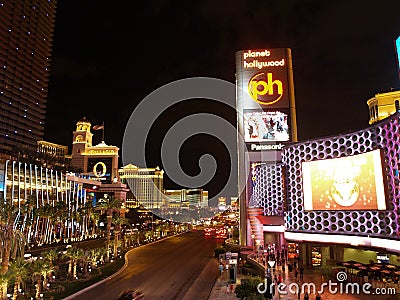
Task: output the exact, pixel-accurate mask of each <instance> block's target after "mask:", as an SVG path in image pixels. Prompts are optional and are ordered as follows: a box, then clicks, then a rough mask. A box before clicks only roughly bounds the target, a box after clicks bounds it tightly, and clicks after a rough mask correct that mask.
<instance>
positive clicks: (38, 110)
mask: <svg viewBox="0 0 400 300" xmlns="http://www.w3.org/2000/svg"><path fill="white" fill-rule="evenodd" d="M56 2H57V1H55V0H51V1H50V0H38V1H22V0H11V1H3V2H2V3H1V6H0V19H1V26H0V40H1V42H0V152H2V153H9V152H10V151H11V150H12V148H13V146H17V145H19V146H25V147H28V148H30V149H36V146H37V144H36V143H37V141H39V140H42V139H43V135H44V125H45V124H44V122H45V116H46V102H47V92H48V82H49V73H50V62H51V50H52V44H53V33H54V23H55V15H56Z"/></svg>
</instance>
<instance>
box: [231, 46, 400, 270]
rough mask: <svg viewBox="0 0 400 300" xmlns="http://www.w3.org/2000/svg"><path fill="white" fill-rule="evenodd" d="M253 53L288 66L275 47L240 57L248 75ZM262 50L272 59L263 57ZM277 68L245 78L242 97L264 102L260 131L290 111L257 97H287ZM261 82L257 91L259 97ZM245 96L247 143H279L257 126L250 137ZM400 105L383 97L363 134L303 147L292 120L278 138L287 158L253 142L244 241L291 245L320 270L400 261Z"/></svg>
mask: <svg viewBox="0 0 400 300" xmlns="http://www.w3.org/2000/svg"><path fill="white" fill-rule="evenodd" d="M246 53H247V57H249V56H250V55H254V56H257V55H258V57H257V58H254V56H252V58H251V59H252V60H254V59H256V60H258V61H260V60H262V59H265V58H267V59H271V60H273V61H280V60H279V59H277V56H276V54H275V53H276V51H275V49H269V50H264V51H262V50H251V51H250V50H248V51H242V52H239V53H238V55H239V56H237V61H238V62H239V64H240V67H238V68H237V70H239V73H240V72H242V71H243V70H242V69H240V68H243V66H249V64H246V65H245V64H244V63H243V59H244V55H245V54H246ZM254 53H255V54H254ZM262 53H269V54H270V56H267V55H264V56H262V55H261V54H262ZM273 55H275V58H274V59H272V56H273ZM254 65H258V64H257V63H256V62H255V63H254ZM264 65H268V64H262V66H264ZM275 68H276V66H274V67H271V66H269V67H267V69H265V70H261V71H260V70H253V71H254V73H252V74H249V75H248V76H247V77H246V76H245V75H242V76H238V77H239V80H238V83H237V84H238V89H240V92H241V93H243V94H246V93H247V95H248V96H250V101H251V100H254V101H253V102H262V105H263V106H262V107H261V109H257V110H256V111H254V110H253V111H252V115H251V116H250V117H251V118H249V119H248V120H250V119H253V120H254V121H253V120H252V122H254V123H256V122H258V128H260V125H259V124H261V125H263V123H265V124H266V125H268V124H267V122H266V120H267V119H268V118H269V117H270V116H271V115H268V112H271V111H282V112H285V110H283V107H281V108H280V107H276V108H274V109H273V110H272V109H271V108H269V107H266V105H269V104H268V99H267V101H261V100H260V99H259V98H257V97H253V96H252V93H254V94H257V95H258V96H259V95H260V94H264V95H268V93H269V92H271V95H273V94H274V93H275V94H276V93H277V92H279V91H280V90H279V86H278V85H276V90H273V91H271V90H270V89H271V87H272V86H273V85H272V83H273V82H274V81H273V79H274V80H278V79H279V80H280V81H281V82H282V87H283V91H285V90H284V86H285V78H284V77H283V76H282V75H280V74H279V72H277V71H276V69H275ZM260 73H262V74H260ZM268 76H269V77H268ZM255 77H257V78H256V81H255V82H254V78H255ZM263 82H264V83H263ZM275 83H276V82H275ZM275 83H274V84H275ZM254 85H255V86H257V89H256V90H255V92H254ZM283 93H284V92H283ZM278 94H279V93H278ZM240 97H241V96H240V95H239V96H238V100H237V101H238V108H239V111H243V115H244V116H245V117H244V120H240V118H238V120H239V122H240V121H241V122H242V123H239V124H238V127H241V128H242V130H241V133H242V134H244V135H245V137H244V139H245V141H248V142H249V143H251V144H256V146H257V145H259V144H260V145H269V144H271V143H272V142H273V141H271V140H268V138H270V137H268V136H267V135H265V134H264V135H263V137H261V138H260V136H259V135H255V134H254V131H253V130H251V129H250V130H248V132H247V133H246V131H245V130H246V126H248V125H249V124H250V121H247V123H246V119H245V118H246V113H247V112H248V110H247V109H244V108H243V103H244V105H247V104H246V101H247V100H242V99H241V98H240ZM270 99H273V98H270ZM399 100H400V92H399V91H392V92H388V93H381V94H377V95H375V97H373V98H371V99H369V100H368V101H367V104H368V107H369V112H370V121H369V124H370V125H369V127H366V128H365V129H362V130H359V131H355V132H346V133H345V134H339V135H337V136H329V137H322V138H317V139H311V140H307V141H302V142H298V141H296V140H294V139H293V138H292V137H293V136H294V135H291V134H290V132H291V130H290V126H293V124H294V122H293V121H295V119H293V118H290V117H288V119H290V120H292V122H291V123H289V122H288V123H287V126H288V128H289V130H288V132H289V139H286V141H276V143H275V144H278V142H282V143H284V145H283V146H282V148H281V150H280V152H279V153H273V155H271V153H265V154H264V153H262V151H263V150H265V151H273V149H272V148H273V147H269V150H267V148H268V147H260V148H258V149H257V147H252V145H250V147H249V145H248V144H246V146H247V147H246V148H245V149H239V154H241V155H242V156H243V157H246V152H248V153H247V157H250V159H248V160H247V161H246V160H245V159H242V166H240V165H239V170H241V171H242V172H246V173H245V174H249V176H248V177H247V179H246V180H247V182H246V189H245V192H244V193H242V194H241V200H240V209H241V219H240V221H241V232H240V234H241V236H242V239H241V244H244V245H256V244H263V245H264V246H265V247H268V246H273V247H276V248H281V247H284V248H287V250H288V252H289V258H294V257H299V258H300V259H301V260H302V262H303V264H306V265H313V266H324V265H327V264H329V263H333V262H335V261H343V260H357V261H359V262H364V263H369V262H370V261H371V260H372V261H377V260H379V259H381V258H382V257H385V258H386V260H387V261H389V262H391V263H395V264H398V257H399V256H400V204H399V203H400V178H399V168H400V111H399ZM278 102H279V101H278ZM278 102H275V103H274V105H275V104H276V103H278ZM290 103H291V102H290V101H289V106H291V104H290ZM252 105H254V103H253V104H252ZM286 112H288V114H290V113H291V112H294V111H293V110H289V111H287V110H286ZM274 115H276V113H275V114H274ZM253 127H255V126H253ZM266 127H268V126H266ZM248 128H249V126H248ZM253 129H254V128H253ZM262 130H263V132H264V133H265V132H268V131H267V130H265V129H262ZM292 130H293V129H292ZM258 131H260V130H258ZM246 134H247V136H246ZM252 136H253V137H252ZM276 136H277V135H276V134H275V137H276ZM252 139H253V140H252ZM243 150H244V151H243ZM256 151H259V152H258V153H257V152H256ZM254 152H256V153H254ZM260 152H261V153H260ZM271 156H272V158H271ZM254 157H255V158H258V160H257V159H254ZM273 157H275V159H274V158H273ZM243 162H244V163H243ZM247 172H249V173H247ZM239 178H240V176H239ZM243 208H244V209H243ZM249 237H250V238H249Z"/></svg>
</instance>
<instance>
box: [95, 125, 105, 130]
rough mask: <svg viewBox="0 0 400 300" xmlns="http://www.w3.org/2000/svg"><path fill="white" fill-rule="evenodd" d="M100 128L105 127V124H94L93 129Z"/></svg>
mask: <svg viewBox="0 0 400 300" xmlns="http://www.w3.org/2000/svg"><path fill="white" fill-rule="evenodd" d="M100 129H104V125H94V126H93V130H100Z"/></svg>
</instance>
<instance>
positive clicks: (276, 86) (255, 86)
mask: <svg viewBox="0 0 400 300" xmlns="http://www.w3.org/2000/svg"><path fill="white" fill-rule="evenodd" d="M272 75H273V74H272V73H266V72H261V73H257V74H255V75H254V76H253V77H251V78H250V81H249V86H248V90H249V94H250V96H251V98H253V100H254V101H256V102H258V103H260V104H263V105H271V104H274V103H276V102H278V101H279V100H280V99H281V98H282V96H283V83H282V81H281V80H279V79H274V78H273V76H272Z"/></svg>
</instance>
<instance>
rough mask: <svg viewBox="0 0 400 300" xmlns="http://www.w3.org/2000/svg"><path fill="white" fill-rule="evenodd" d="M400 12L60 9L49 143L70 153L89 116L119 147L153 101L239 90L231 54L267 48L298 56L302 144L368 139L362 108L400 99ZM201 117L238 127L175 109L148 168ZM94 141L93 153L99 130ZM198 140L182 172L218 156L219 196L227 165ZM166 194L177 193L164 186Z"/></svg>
mask: <svg viewBox="0 0 400 300" xmlns="http://www.w3.org/2000/svg"><path fill="white" fill-rule="evenodd" d="M128 4H129V5H128ZM399 12H400V1H398V0H397V1H395V0H393V1H370V0H367V1H359V0H345V1H341V0H336V1H328V0H310V1H308V0H298V1H288V0H285V1H229V2H227V1H211V0H207V1H168V0H165V1H129V2H128V1H117V2H116V1H114V2H113V1H102V0H99V1H76V0H75V1H59V3H58V8H57V15H56V25H55V35H54V47H53V56H52V68H51V76H50V87H49V95H48V107H47V119H46V127H45V129H46V130H45V140H47V141H50V142H54V143H58V144H63V145H67V146H68V147H69V148H70V149H71V146H72V131H73V130H74V129H75V125H76V122H77V121H78V120H79V119H81V118H82V117H83V116H85V117H86V118H88V120H89V121H90V122H91V123H92V125H97V124H101V123H102V122H104V124H105V142H106V143H107V144H109V145H115V146H118V147H122V138H123V134H124V130H125V126H126V123H127V121H128V119H129V117H130V115H131V113H132V111H133V110H134V109H135V107H136V105H137V104H138V103H140V101H142V100H143V98H145V97H146V96H147V95H148V94H149V93H151V92H152V91H154V90H156V89H157V88H159V87H161V86H163V85H165V84H167V83H170V82H172V81H175V80H179V79H184V78H189V77H198V76H205V77H213V78H219V79H223V80H226V81H229V82H232V83H234V82H235V61H234V57H235V52H236V51H239V50H246V49H260V48H266V49H267V48H291V49H292V57H293V68H294V86H295V98H296V108H297V123H298V139H299V141H302V140H306V139H310V138H315V137H320V136H329V135H336V134H339V133H343V132H347V131H353V130H358V129H362V128H365V127H367V126H369V125H368V107H367V104H366V101H367V100H368V99H369V98H371V97H373V96H374V95H375V94H377V93H383V92H387V91H390V90H391V89H394V90H398V89H399V85H400V80H399V76H398V68H397V58H396V51H395V47H394V40H395V39H396V38H397V36H399V35H400V17H399ZM198 111H207V112H210V113H213V114H218V115H221V116H223V117H224V118H225V119H227V120H228V121H229V122H231V123H232V124H233V125H235V122H236V115H235V112H234V111H232V110H229V109H226V108H222V107H220V106H218V105H213V104H209V105H204V103H203V104H202V103H200V102H196V101H195V102H194V103H193V105H186V106H179V107H176V109H175V110H173V109H172V110H171V111H169V113H168V114H166V115H165V116H163V117H162V118H161V119H160V120H159V126H158V128H160V130H159V131H157V130H154V134H152V136H151V139H152V140H151V143H152V145H153V147H152V148H151V150H150V151H149V153H147V156H146V158H147V159H148V166H157V165H158V166H160V167H161V168H162V162H161V161H160V157H159V156H160V155H159V152H158V147H159V145H160V144H161V140H162V135H163V134H164V133H165V130H166V129H167V128H169V127H170V126H171V125H173V124H174V122H176V121H177V120H179V119H180V118H182V117H183V116H185V115H188V114H191V113H195V112H198ZM157 132H158V133H159V134H158V135H157ZM94 134H95V135H94V138H93V141H94V144H97V143H99V142H100V141H101V131H99V132H94ZM198 138H199V139H200V140H197V141H196V139H195V138H193V139H191V140H190V141H188V143H187V145H186V144H185V145H184V147H183V148H182V153H181V161H182V168H183V169H184V170H186V171H187V173H189V174H191V173H193V174H196V172H198V169H197V161H198V157H199V155H201V154H203V153H207V152H209V153H211V154H212V155H215V156H216V158H217V162H218V166H219V169H218V172H217V174H216V178H215V180H216V181H213V182H212V183H210V184H208V185H207V186H205V188H206V189H208V190H209V191H210V193H211V196H212V194H216V193H217V192H218V191H217V189H218V185H219V184H223V182H224V180H225V179H224V176H225V175H224V174H225V173H226V170H227V168H229V166H227V165H229V164H227V163H226V161H227V160H228V161H229V158H228V157H227V153H226V151H225V150H224V147H223V145H222V144H221V143H218V141H214V140H213V138H209V140H208V142H206V143H203V141H204V139H207V137H204V136H202V137H198ZM209 145H213V146H212V147H210V146H209ZM164 185H165V187H166V188H179V187H178V186H176V185H174V183H173V182H171V181H169V180H168V178H166V180H165V184H164ZM227 196H230V195H227ZM232 196H233V195H232Z"/></svg>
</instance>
